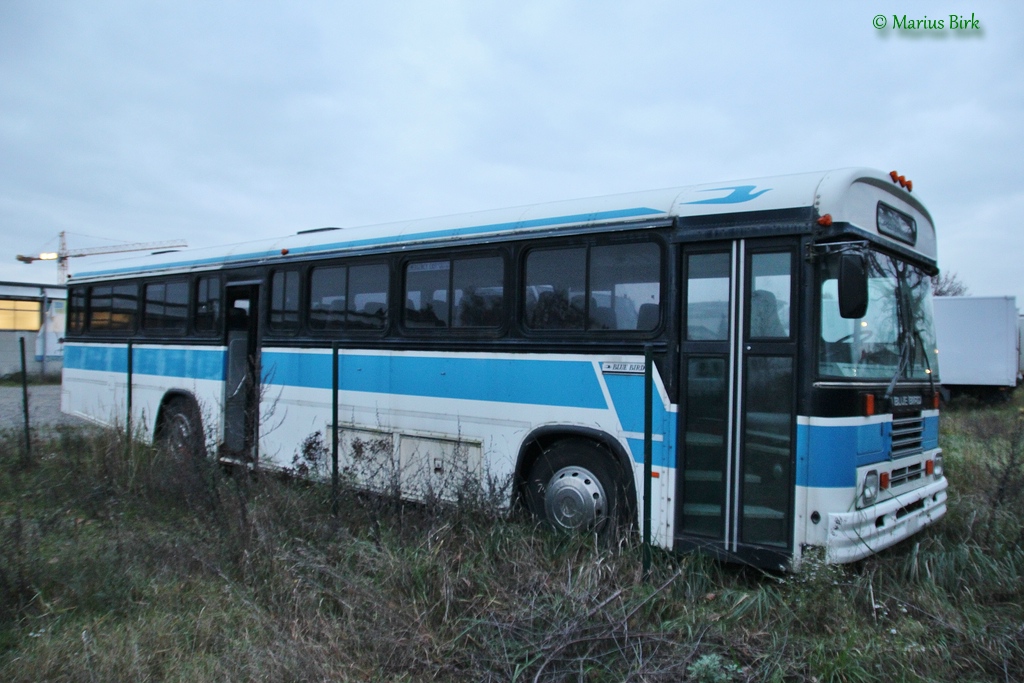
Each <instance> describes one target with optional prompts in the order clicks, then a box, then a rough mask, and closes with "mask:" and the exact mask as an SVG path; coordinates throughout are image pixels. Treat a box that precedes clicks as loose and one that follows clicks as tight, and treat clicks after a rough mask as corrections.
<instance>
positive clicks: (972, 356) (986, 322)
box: [935, 296, 1021, 398]
mask: <svg viewBox="0 0 1024 683" xmlns="http://www.w3.org/2000/svg"><path fill="white" fill-rule="evenodd" d="M1018 318H1019V315H1018V312H1017V300H1016V298H1015V297H1012V296H937V297H935V336H936V340H937V342H938V348H939V379H940V381H941V382H942V386H943V388H944V389H945V390H947V391H949V393H950V394H952V395H956V394H960V393H968V394H973V395H975V396H978V397H981V398H996V397H998V396H1009V392H1011V391H1013V390H1014V389H1015V388H1016V387H1017V384H1019V383H1020V381H1021V361H1020V328H1019V327H1018Z"/></svg>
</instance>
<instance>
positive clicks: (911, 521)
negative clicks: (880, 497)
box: [826, 477, 948, 563]
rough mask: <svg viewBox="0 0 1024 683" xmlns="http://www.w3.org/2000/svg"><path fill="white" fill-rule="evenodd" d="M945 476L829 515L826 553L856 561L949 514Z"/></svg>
mask: <svg viewBox="0 0 1024 683" xmlns="http://www.w3.org/2000/svg"><path fill="white" fill-rule="evenodd" d="M947 486H948V482H947V481H946V478H945V477H943V478H942V479H940V480H938V481H936V482H934V483H932V484H928V485H927V486H922V487H921V488H919V489H915V490H913V491H908V492H907V493H905V494H900V495H899V496H894V497H893V498H890V499H889V500H885V501H882V502H880V503H876V504H874V505H872V506H871V507H867V508H864V509H863V510H855V511H854V512H833V513H830V514H829V516H828V540H827V542H826V557H827V559H828V561H829V562H835V563H844V562H855V561H857V560H860V559H863V558H865V557H867V556H868V555H871V554H873V553H876V552H878V551H879V550H882V549H884V548H888V547H889V546H891V545H893V544H895V543H898V542H900V541H902V540H903V539H905V538H908V537H910V536H913V535H914V534H915V533H917V532H918V531H920V530H921V529H923V528H924V527H926V526H928V525H929V524H931V523H932V522H935V521H937V520H938V519H939V518H941V517H942V515H944V514H946V487H947Z"/></svg>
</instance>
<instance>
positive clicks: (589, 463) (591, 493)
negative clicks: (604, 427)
mask: <svg viewBox="0 0 1024 683" xmlns="http://www.w3.org/2000/svg"><path fill="white" fill-rule="evenodd" d="M619 470H620V468H619V467H617V466H616V465H615V463H614V462H613V461H612V459H611V457H610V456H609V455H608V453H606V452H605V451H604V450H603V449H602V448H601V447H599V446H598V445H596V444H594V443H593V442H590V441H586V440H583V439H566V440H563V441H559V442H557V443H555V444H554V445H552V446H551V448H549V449H548V450H546V451H545V452H544V453H542V454H541V455H540V457H538V458H537V461H536V462H535V463H534V464H533V467H532V468H530V475H529V478H528V479H527V482H526V505H527V509H529V511H530V512H531V514H533V516H534V517H535V518H536V519H539V520H541V521H543V522H544V523H545V524H547V525H548V526H550V527H552V528H554V529H556V530H558V531H565V532H571V533H578V532H590V531H597V532H598V533H602V532H605V531H607V530H608V529H609V528H611V527H613V526H615V525H616V524H617V523H618V522H619V521H620V520H621V518H622V516H623V510H624V508H623V505H624V501H625V494H624V490H623V486H622V483H621V482H622V476H621V472H620V471H619Z"/></svg>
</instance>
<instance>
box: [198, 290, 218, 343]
mask: <svg viewBox="0 0 1024 683" xmlns="http://www.w3.org/2000/svg"><path fill="white" fill-rule="evenodd" d="M195 306H196V315H195V329H196V332H197V333H199V334H212V333H216V332H217V331H218V330H219V329H220V277H218V276H216V275H214V276H202V277H198V278H196V300H195Z"/></svg>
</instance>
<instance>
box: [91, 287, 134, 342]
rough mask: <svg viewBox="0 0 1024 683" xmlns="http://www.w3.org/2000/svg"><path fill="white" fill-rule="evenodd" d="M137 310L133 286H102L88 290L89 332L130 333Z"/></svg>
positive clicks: (132, 329)
mask: <svg viewBox="0 0 1024 683" xmlns="http://www.w3.org/2000/svg"><path fill="white" fill-rule="evenodd" d="M137 308H138V291H137V288H136V286H135V285H114V286H111V285H104V286H96V287H93V288H92V289H90V290H89V330H90V331H92V332H132V331H134V330H135V318H136V315H137Z"/></svg>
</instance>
